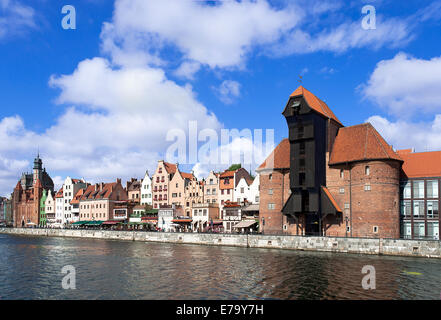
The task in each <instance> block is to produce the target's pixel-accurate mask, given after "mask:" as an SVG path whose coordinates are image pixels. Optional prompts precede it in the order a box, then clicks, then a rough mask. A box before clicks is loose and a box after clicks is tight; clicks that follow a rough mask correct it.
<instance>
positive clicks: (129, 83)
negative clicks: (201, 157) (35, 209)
mask: <svg viewBox="0 0 441 320" xmlns="http://www.w3.org/2000/svg"><path fill="white" fill-rule="evenodd" d="M49 82H50V85H51V86H52V87H54V88H59V89H61V92H60V95H59V97H58V99H57V103H63V104H74V105H76V107H70V108H68V109H67V110H66V112H65V113H64V114H62V115H61V116H60V117H59V118H58V119H57V120H56V123H55V124H54V125H52V126H51V127H49V128H48V129H47V130H46V131H45V132H43V133H35V132H33V131H31V130H28V129H26V127H25V124H24V123H23V121H22V119H21V118H19V117H10V118H4V119H3V120H2V121H1V122H0V151H1V152H2V155H4V156H5V157H6V158H7V159H29V157H32V156H33V155H34V154H35V153H36V151H37V145H36V144H37V143H38V144H39V149H40V152H41V154H42V157H43V160H44V164H45V166H46V167H47V168H48V171H49V173H50V172H69V174H70V175H72V176H77V177H84V178H86V179H87V180H88V181H91V182H98V181H103V180H104V181H109V180H114V179H115V178H116V177H121V178H129V177H131V176H140V175H142V173H143V172H145V170H146V169H153V168H154V165H155V164H156V162H157V160H158V159H161V158H163V157H164V154H165V149H166V147H167V146H168V145H167V144H166V143H164V141H165V137H166V134H167V132H168V130H170V129H181V130H185V131H187V130H188V122H189V121H190V120H195V121H197V122H198V127H199V129H201V130H202V129H204V128H211V129H214V130H218V129H220V128H221V124H220V122H219V121H218V119H217V118H216V116H215V115H214V114H212V113H210V112H209V111H208V110H207V109H206V108H205V106H203V105H202V104H201V103H200V102H198V101H197V99H196V98H195V94H194V92H193V91H192V89H191V87H189V86H185V87H182V86H179V85H177V84H176V83H174V82H172V81H170V80H168V79H167V78H166V77H165V75H164V72H163V71H162V70H161V69H155V68H149V67H144V68H141V67H124V68H114V67H112V66H111V64H110V63H109V62H108V61H107V60H106V59H103V58H94V59H90V60H84V61H82V62H80V63H79V64H78V67H77V69H76V70H75V71H74V72H73V73H72V74H70V75H61V76H52V77H51V79H50V81H49ZM23 169H24V168H20V170H23ZM10 171H11V173H12V174H13V175H15V182H14V183H13V184H12V185H11V181H10V182H9V183H8V184H7V186H0V192H4V193H5V192H10V191H11V189H12V188H13V186H15V184H16V181H17V180H18V177H19V174H20V173H21V172H20V173H19V172H18V169H17V168H16V169H14V168H11V170H10Z"/></svg>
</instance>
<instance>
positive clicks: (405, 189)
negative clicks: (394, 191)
mask: <svg viewBox="0 0 441 320" xmlns="http://www.w3.org/2000/svg"><path fill="white" fill-rule="evenodd" d="M400 189H401V190H400V191H401V197H402V198H403V199H410V197H411V185H410V182H409V181H406V182H403V183H401V185H400Z"/></svg>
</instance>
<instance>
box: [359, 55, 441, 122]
mask: <svg viewBox="0 0 441 320" xmlns="http://www.w3.org/2000/svg"><path fill="white" fill-rule="evenodd" d="M361 88H362V91H363V94H364V96H365V97H366V98H368V99H370V100H372V101H374V102H375V103H377V104H378V105H380V106H382V107H383V108H385V109H386V110H387V111H388V112H390V113H391V114H393V115H395V116H400V117H403V116H405V117H407V116H410V115H413V114H415V113H416V112H418V111H422V112H425V113H430V112H440V111H441V57H434V58H432V59H429V60H425V59H418V58H415V57H412V56H410V55H408V54H405V53H399V54H397V55H396V56H395V57H394V58H392V59H390V60H382V61H380V62H379V63H378V64H377V66H376V68H375V70H374V71H373V72H372V74H371V75H370V78H369V80H368V81H367V83H366V84H365V85H363V86H362V87H361Z"/></svg>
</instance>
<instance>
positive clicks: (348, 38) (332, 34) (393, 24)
mask: <svg viewBox="0 0 441 320" xmlns="http://www.w3.org/2000/svg"><path fill="white" fill-rule="evenodd" d="M411 31H412V30H411V25H410V24H409V23H408V21H407V20H403V19H396V18H384V17H381V16H378V17H377V25H376V29H369V30H365V29H363V28H362V26H361V20H360V21H351V20H346V21H343V22H340V23H336V24H335V27H334V28H329V29H328V28H325V29H321V30H320V31H318V32H306V31H304V29H302V28H295V29H292V30H291V31H290V32H289V33H288V34H286V35H285V36H284V40H283V41H281V42H278V43H276V44H275V45H274V46H273V47H271V48H270V50H268V54H270V55H274V56H287V55H292V54H306V53H312V52H317V51H325V52H336V53H343V52H346V51H348V50H350V49H359V48H364V47H367V48H371V49H374V50H377V49H379V48H382V47H385V46H388V47H399V46H403V45H405V44H407V43H408V42H409V41H411V40H412V39H413V37H412V36H411Z"/></svg>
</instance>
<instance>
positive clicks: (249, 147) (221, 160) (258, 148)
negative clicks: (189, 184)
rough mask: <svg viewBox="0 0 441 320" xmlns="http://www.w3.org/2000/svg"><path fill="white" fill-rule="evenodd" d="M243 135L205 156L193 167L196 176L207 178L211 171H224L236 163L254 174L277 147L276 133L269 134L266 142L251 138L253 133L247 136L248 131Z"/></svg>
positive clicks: (256, 137)
mask: <svg viewBox="0 0 441 320" xmlns="http://www.w3.org/2000/svg"><path fill="white" fill-rule="evenodd" d="M242 133H243V134H242V135H238V136H235V137H232V139H231V140H230V141H229V142H228V143H225V144H221V145H219V146H217V147H216V148H213V149H211V150H209V152H207V153H206V154H203V155H202V156H201V157H200V158H199V159H198V160H199V162H197V163H196V164H195V165H194V166H193V169H192V170H193V171H194V174H195V176H196V177H197V178H198V179H199V178H205V177H206V176H207V175H208V173H209V172H210V171H211V170H214V171H216V170H217V171H222V170H225V169H227V168H228V167H229V166H230V165H232V164H236V163H241V164H242V165H243V166H244V168H245V169H247V170H249V171H251V172H253V171H254V170H255V169H256V168H257V167H258V166H259V165H260V164H262V162H263V161H264V160H265V159H266V158H267V157H268V155H269V154H270V153H271V152H272V151H273V149H274V147H275V145H274V133H269V132H267V135H266V141H263V140H260V138H261V137H258V136H257V135H254V137H253V136H251V132H250V133H249V135H247V134H246V129H245V131H242ZM213 160H214V161H213ZM251 172H250V173H251Z"/></svg>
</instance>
